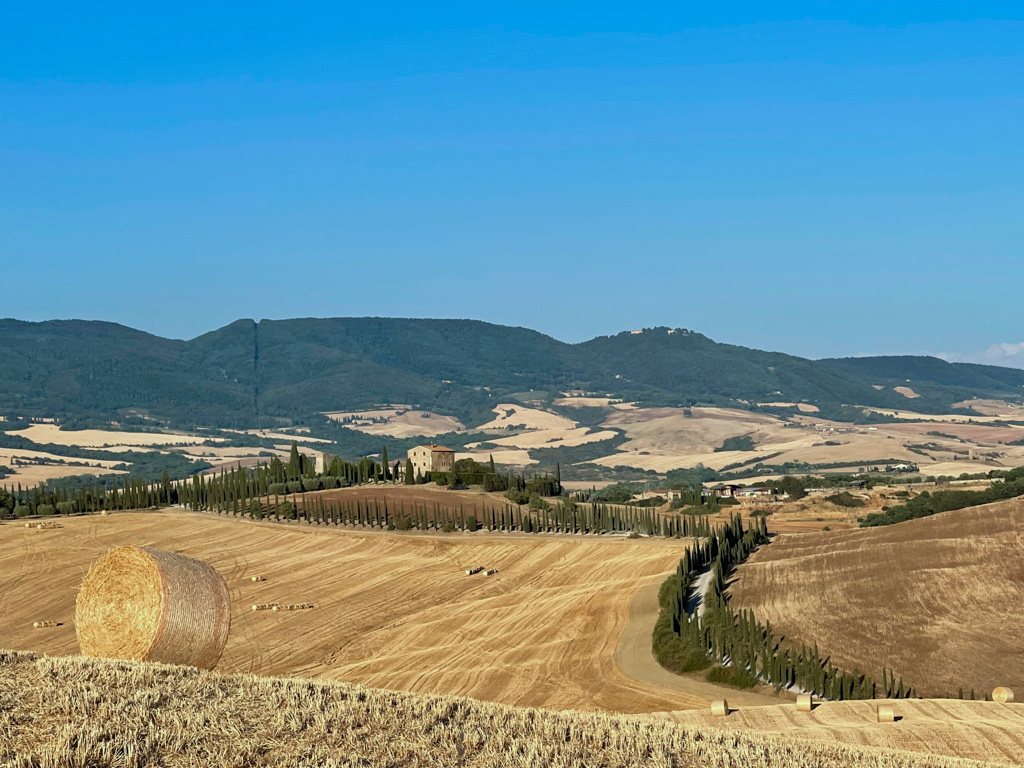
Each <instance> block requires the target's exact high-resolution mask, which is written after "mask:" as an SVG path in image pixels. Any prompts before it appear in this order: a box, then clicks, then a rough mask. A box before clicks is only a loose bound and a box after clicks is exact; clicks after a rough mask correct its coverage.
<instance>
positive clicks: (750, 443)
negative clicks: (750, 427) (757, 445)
mask: <svg viewBox="0 0 1024 768" xmlns="http://www.w3.org/2000/svg"><path fill="white" fill-rule="evenodd" d="M752 450H754V438H752V437H751V436H750V435H740V436H738V437H727V438H725V440H724V441H723V442H722V444H721V445H720V446H718V447H717V448H715V453H722V452H723V451H752Z"/></svg>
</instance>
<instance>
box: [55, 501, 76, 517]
mask: <svg viewBox="0 0 1024 768" xmlns="http://www.w3.org/2000/svg"><path fill="white" fill-rule="evenodd" d="M74 512H75V503H74V502H73V501H58V502H57V514H59V515H71V514H74Z"/></svg>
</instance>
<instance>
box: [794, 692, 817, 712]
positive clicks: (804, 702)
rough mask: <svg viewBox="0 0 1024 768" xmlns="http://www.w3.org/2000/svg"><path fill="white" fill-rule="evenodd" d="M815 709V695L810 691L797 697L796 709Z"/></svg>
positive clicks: (807, 710)
mask: <svg viewBox="0 0 1024 768" xmlns="http://www.w3.org/2000/svg"><path fill="white" fill-rule="evenodd" d="M813 709H814V696H813V695H812V694H810V693H801V694H800V695H799V696H797V697H796V711H797V712H810V711H812V710H813Z"/></svg>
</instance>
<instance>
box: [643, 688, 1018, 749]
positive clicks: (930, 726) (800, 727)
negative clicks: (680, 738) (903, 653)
mask: <svg viewBox="0 0 1024 768" xmlns="http://www.w3.org/2000/svg"><path fill="white" fill-rule="evenodd" d="M879 705H889V706H891V707H892V708H893V711H894V712H895V714H896V717H897V718H899V719H898V720H897V721H896V722H895V723H879V722H878V719H877V717H876V707H878V706H879ZM663 717H665V719H667V720H671V721H674V722H678V723H683V724H685V725H689V726H695V727H700V728H702V729H708V728H714V729H717V730H720V731H732V732H743V733H747V734H749V733H757V734H760V735H765V736H773V737H778V738H784V739H787V740H796V739H800V740H804V739H806V740H813V741H831V742H837V743H843V744H850V745H855V746H858V747H883V748H886V749H893V750H900V751H908V752H920V753H924V754H929V755H950V756H955V757H965V758H972V759H976V760H989V761H992V762H995V763H998V764H1010V765H1024V705H1021V704H1017V705H1013V704H995V703H993V702H986V701H960V700H958V699H954V700H950V699H926V700H918V699H909V700H907V699H901V700H894V701H882V700H881V699H878V700H875V701H833V702H826V703H822V704H816V705H815V706H814V710H813V711H812V712H798V711H797V709H796V707H795V706H794V705H792V704H788V705H781V706H774V707H756V708H747V709H745V708H742V707H741V708H740V709H739V710H738V711H735V712H733V713H732V714H730V715H729V717H726V718H718V717H713V716H712V715H711V714H710V713H708V712H703V711H689V712H669V713H665V714H664V715H663Z"/></svg>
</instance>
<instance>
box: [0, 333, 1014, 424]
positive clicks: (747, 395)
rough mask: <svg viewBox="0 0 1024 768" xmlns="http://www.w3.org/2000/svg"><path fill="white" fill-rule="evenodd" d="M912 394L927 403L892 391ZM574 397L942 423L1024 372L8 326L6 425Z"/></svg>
mask: <svg viewBox="0 0 1024 768" xmlns="http://www.w3.org/2000/svg"><path fill="white" fill-rule="evenodd" d="M908 380H909V383H908ZM901 385H904V386H912V387H913V388H914V391H915V392H916V393H918V394H920V395H921V397H920V398H918V399H915V400H913V401H910V400H908V399H907V398H905V397H904V396H903V395H901V394H899V393H897V392H895V391H894V390H893V387H895V386H901ZM877 386H882V387H883V389H877V388H876V387H877ZM569 389H575V390H587V391H592V392H600V393H603V394H610V395H613V396H615V397H621V398H624V399H631V400H640V401H642V402H644V403H648V404H661V405H679V404H684V405H686V404H696V403H718V404H723V405H725V404H736V405H740V406H741V407H754V405H755V404H757V403H764V402H804V401H805V402H809V403H812V404H815V405H817V406H819V407H821V408H822V410H823V411H824V412H826V413H832V414H841V413H842V411H840V410H839V407H840V406H842V405H851V404H856V405H864V406H876V407H892V408H906V407H908V405H910V404H911V402H912V404H913V408H914V410H918V411H921V410H924V411H938V410H946V409H948V408H949V405H950V404H951V403H953V402H957V401H960V400H964V399H967V398H970V397H1012V398H1014V399H1019V398H1020V396H1021V394H1022V393H1024V371H1017V370H1014V369H1006V368H995V367H991V366H976V365H962V364H950V363H946V362H943V361H942V360H938V359H935V358H922V357H890V358H857V359H839V360H822V361H813V360H806V359H803V358H799V357H795V356H792V355H786V354H782V353H778V352H762V351H759V350H754V349H747V348H745V347H738V346H733V345H729V344H719V343H717V342H714V341H712V340H711V339H709V338H707V337H706V336H702V335H701V334H698V333H694V332H690V331H684V330H669V329H667V328H654V329H647V330H645V331H644V332H642V333H636V332H625V333H620V334H618V335H616V336H606V337H599V338H596V339H592V340H590V341H587V342H583V343H580V344H565V343H563V342H560V341H557V340H556V339H553V338H551V337H549V336H545V335H543V334H541V333H537V332H536V331H532V330H529V329H526V328H511V327H506V326H500V325H492V324H489V323H483V322H479V321H475V320H415V319H391V318H334V319H299V320H280V321H279V320H264V321H261V322H259V323H255V322H253V321H252V320H239V321H237V322H235V323H232V324H231V325H229V326H226V327H224V328H221V329H219V330H216V331H213V332H211V333H207V334H205V335H203V336H200V337H198V338H196V339H192V340H191V341H177V340H170V339H164V338H160V337H158V336H153V335H151V334H148V333H144V332H142V331H136V330H133V329H131V328H126V327H124V326H120V325H116V324H113V323H104V322H92V321H80V320H70V321H50V322H43V323H26V322H21V321H17V320H0V415H6V416H11V415H25V416H54V415H57V416H88V415H95V416H113V415H115V414H117V413H121V414H122V415H123V414H124V411H125V409H138V410H141V411H146V412H149V413H150V414H152V415H155V416H159V417H164V418H168V419H170V420H171V421H172V422H174V423H177V424H185V423H193V424H204V425H208V426H224V427H230V426H255V425H257V424H262V425H267V424H271V423H273V422H274V420H275V419H276V418H278V417H285V418H302V417H307V416H310V415H312V414H315V413H317V412H321V411H329V410H341V409H347V408H361V407H369V406H373V405H375V404H381V403H405V404H411V405H416V406H420V407H423V408H427V409H431V410H436V411H440V412H445V413H452V414H455V415H457V416H459V417H460V418H462V419H463V420H464V421H466V422H467V423H470V424H472V423H480V422H481V421H483V420H485V419H486V418H488V414H489V411H490V409H491V408H492V407H493V406H494V405H495V404H496V403H498V402H503V401H504V400H503V398H508V397H515V396H519V397H520V398H521V399H525V398H527V397H528V398H530V399H542V400H543V399H544V398H545V397H546V396H554V397H557V396H558V394H557V393H559V392H561V391H565V390H569ZM531 390H532V393H531ZM524 393H525V394H524Z"/></svg>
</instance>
